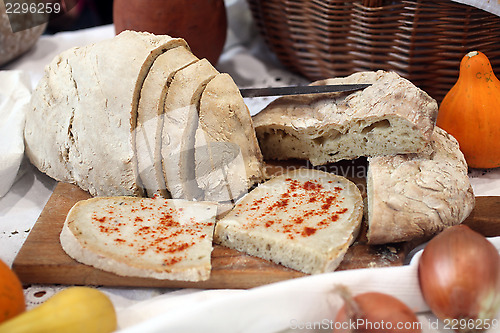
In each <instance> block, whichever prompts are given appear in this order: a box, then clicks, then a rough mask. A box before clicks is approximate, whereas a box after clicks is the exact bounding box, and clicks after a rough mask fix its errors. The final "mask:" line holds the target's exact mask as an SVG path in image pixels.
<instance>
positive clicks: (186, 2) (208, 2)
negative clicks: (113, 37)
mask: <svg viewBox="0 0 500 333" xmlns="http://www.w3.org/2000/svg"><path fill="white" fill-rule="evenodd" d="M113 21H114V24H115V32H116V33H117V34H118V33H120V32H121V31H123V30H135V31H147V32H151V33H154V34H158V35H160V34H166V35H170V36H171V37H182V38H184V39H185V40H186V41H187V42H188V44H189V46H190V47H191V51H192V52H193V53H194V55H196V56H197V57H198V58H200V59H201V58H207V59H208V60H209V61H210V62H211V63H212V64H213V65H215V64H216V63H217V61H218V59H219V56H220V54H221V53H222V49H223V47H224V43H225V41H226V33H227V17H226V8H225V5H224V0H114V4H113Z"/></svg>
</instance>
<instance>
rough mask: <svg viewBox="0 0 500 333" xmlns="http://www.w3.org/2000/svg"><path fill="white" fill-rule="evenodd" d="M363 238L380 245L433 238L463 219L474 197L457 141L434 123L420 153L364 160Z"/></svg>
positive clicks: (467, 214)
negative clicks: (365, 211)
mask: <svg viewBox="0 0 500 333" xmlns="http://www.w3.org/2000/svg"><path fill="white" fill-rule="evenodd" d="M368 161H369V162H368V163H369V167H368V175H367V195H368V233H367V237H368V241H369V243H372V244H383V243H393V242H402V241H409V240H413V239H418V238H421V237H428V236H432V235H434V234H436V233H438V232H440V231H441V230H443V229H444V228H446V227H448V226H452V225H455V224H459V223H461V222H463V221H464V220H465V219H466V218H467V216H469V214H470V212H471V211H472V209H473V208H474V203H475V198H474V193H473V190H472V186H471V184H470V181H469V177H468V175H467V164H466V162H465V159H464V156H463V154H462V152H461V151H460V149H459V146H458V142H457V141H456V140H455V138H453V137H452V136H451V135H450V134H448V133H446V132H445V131H444V130H442V129H441V128H438V127H435V129H434V133H433V135H432V141H431V143H430V144H429V146H428V148H427V149H426V150H425V151H424V152H422V153H419V154H407V155H396V156H380V157H373V158H370V159H369V160H368Z"/></svg>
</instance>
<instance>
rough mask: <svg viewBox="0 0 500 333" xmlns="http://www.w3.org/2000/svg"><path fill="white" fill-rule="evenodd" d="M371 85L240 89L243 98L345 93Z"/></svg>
mask: <svg viewBox="0 0 500 333" xmlns="http://www.w3.org/2000/svg"><path fill="white" fill-rule="evenodd" d="M369 86H371V84H329V85H322V86H286V87H268V88H242V89H240V93H241V96H243V97H267V96H284V95H304V94H323V93H331V92H345V91H356V90H361V89H365V88H366V87H369Z"/></svg>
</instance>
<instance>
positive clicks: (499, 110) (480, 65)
mask: <svg viewBox="0 0 500 333" xmlns="http://www.w3.org/2000/svg"><path fill="white" fill-rule="evenodd" d="M437 126H439V127H441V128H443V129H444V130H446V131H447V132H448V133H450V134H451V135H453V136H454V137H455V138H456V139H457V140H458V142H459V143H460V150H461V151H462V152H463V153H464V156H465V159H466V160H467V164H468V165H469V166H470V167H472V168H497V167H500V143H499V138H500V81H499V80H498V79H497V77H496V76H495V74H494V73H493V69H492V68H491V64H490V61H489V60H488V58H487V57H486V55H484V54H483V53H481V52H479V51H472V52H469V53H467V54H466V55H465V56H464V57H463V59H462V61H461V62H460V74H459V77H458V81H457V83H456V84H455V85H454V86H453V88H451V90H450V91H449V92H448V94H446V96H445V97H444V99H443V101H442V102H441V105H440V106H439V113H438V117H437Z"/></svg>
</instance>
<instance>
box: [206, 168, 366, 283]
mask: <svg viewBox="0 0 500 333" xmlns="http://www.w3.org/2000/svg"><path fill="white" fill-rule="evenodd" d="M362 214H363V200H362V197H361V193H360V191H359V189H358V188H357V186H356V185H355V184H354V183H352V182H351V181H349V180H347V179H346V178H343V177H340V176H336V175H333V174H330V173H326V172H323V171H318V170H313V169H298V170H295V171H291V172H288V173H285V174H283V175H281V176H277V177H275V178H273V179H271V180H269V181H267V182H265V183H263V184H261V185H259V186H258V187H257V188H255V189H254V190H253V191H251V192H250V193H249V194H247V195H246V196H244V197H243V198H242V199H241V200H240V201H238V202H237V204H236V206H235V208H234V209H233V210H232V211H231V212H229V213H228V214H227V215H226V216H225V217H224V218H223V219H221V220H220V221H218V222H217V225H216V227H215V236H214V239H215V241H216V242H217V243H219V244H221V245H224V246H227V247H229V248H233V249H236V250H239V251H242V252H245V253H247V254H249V255H252V256H257V257H260V258H263V259H266V260H271V261H273V262H275V263H278V264H281V265H284V266H286V267H289V268H293V269H296V270H299V271H302V272H304V273H308V274H316V273H323V272H329V271H333V270H335V268H337V266H338V265H339V264H340V262H341V261H342V259H343V257H344V255H345V253H346V252H347V249H348V248H349V246H350V245H351V244H352V242H353V241H354V239H355V238H356V236H357V234H358V232H359V228H360V224H361V219H362Z"/></svg>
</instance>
